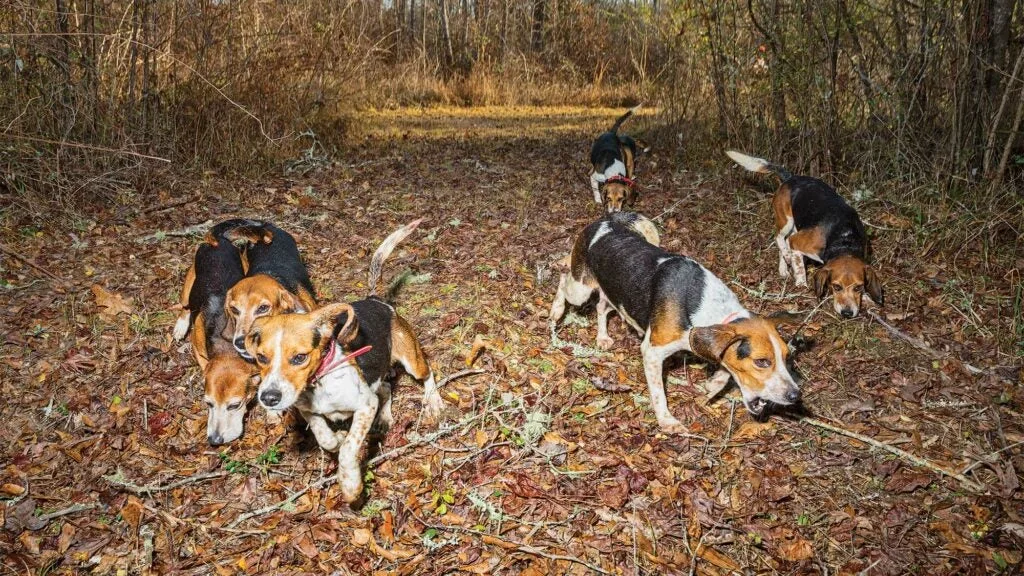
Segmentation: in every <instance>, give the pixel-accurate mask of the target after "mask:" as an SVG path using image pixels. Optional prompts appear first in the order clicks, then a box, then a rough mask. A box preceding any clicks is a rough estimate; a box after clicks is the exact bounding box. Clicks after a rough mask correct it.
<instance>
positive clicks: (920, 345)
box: [868, 310, 1005, 379]
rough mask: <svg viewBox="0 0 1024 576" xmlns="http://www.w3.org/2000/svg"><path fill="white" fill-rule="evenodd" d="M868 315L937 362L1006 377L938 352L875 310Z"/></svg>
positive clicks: (974, 371) (976, 372) (972, 372)
mask: <svg viewBox="0 0 1024 576" xmlns="http://www.w3.org/2000/svg"><path fill="white" fill-rule="evenodd" d="M868 315H870V316H871V317H872V318H873V319H874V320H875V321H876V322H878V323H879V324H881V325H882V327H883V328H885V329H886V330H888V331H889V333H890V334H892V335H893V336H896V337H897V338H899V339H901V340H903V341H904V342H906V343H908V344H910V345H911V346H913V347H914V348H917V349H918V350H920V351H922V352H924V353H925V354H928V355H929V356H931V357H932V358H934V359H936V360H939V359H942V358H951V359H953V360H956V361H957V362H959V363H960V364H962V365H963V367H964V369H966V370H967V371H968V372H970V373H971V374H992V375H994V376H999V377H1000V378H1004V379H1005V377H1004V376H1001V375H1000V374H998V373H997V372H996V371H995V370H992V369H990V368H978V367H977V366H972V365H971V364H968V363H967V362H964V361H963V360H961V359H959V358H957V357H956V356H953V355H952V354H950V353H948V352H939V351H938V350H936V349H934V348H932V347H931V346H929V345H928V343H926V342H925V341H924V340H921V339H920V338H917V337H915V336H911V335H910V334H907V333H906V332H904V331H902V330H900V329H899V328H897V327H895V326H893V325H892V324H889V323H888V322H886V321H885V320H883V319H882V317H881V316H879V315H878V313H877V312H875V311H874V310H868Z"/></svg>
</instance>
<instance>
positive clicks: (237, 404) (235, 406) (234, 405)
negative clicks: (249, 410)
mask: <svg viewBox="0 0 1024 576" xmlns="http://www.w3.org/2000/svg"><path fill="white" fill-rule="evenodd" d="M241 407H242V403H241V402H233V403H231V404H228V410H230V411H232V412H234V411H235V410H238V409H239V408H241Z"/></svg>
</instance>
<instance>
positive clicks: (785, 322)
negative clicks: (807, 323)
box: [765, 310, 804, 328]
mask: <svg viewBox="0 0 1024 576" xmlns="http://www.w3.org/2000/svg"><path fill="white" fill-rule="evenodd" d="M765 319H766V320H768V321H769V322H771V323H772V324H774V325H775V327H776V328H778V327H779V326H799V325H800V324H802V323H803V321H804V317H803V316H801V315H800V314H797V313H795V312H787V311H786V310H779V311H778V312H774V313H772V314H769V315H768V316H765Z"/></svg>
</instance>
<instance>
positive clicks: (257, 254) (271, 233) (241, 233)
mask: <svg viewBox="0 0 1024 576" xmlns="http://www.w3.org/2000/svg"><path fill="white" fill-rule="evenodd" d="M225 235H226V236H227V237H228V238H233V239H237V238H244V239H245V240H246V241H247V242H248V244H247V247H246V257H247V258H248V261H249V273H248V275H249V276H255V275H257V274H265V275H267V276H270V277H271V278H273V279H274V280H277V281H278V282H279V283H280V284H281V286H283V287H284V289H285V290H288V291H289V292H291V293H293V294H296V293H298V292H299V288H303V289H305V290H306V291H307V292H308V293H309V294H315V293H316V291H315V290H314V289H313V281H312V280H311V279H310V277H309V271H308V270H307V269H306V264H305V263H304V262H303V260H302V256H301V255H300V254H299V247H298V244H296V242H295V238H294V237H293V236H292V235H291V234H289V233H288V232H286V231H285V230H282V229H281V228H279V227H277V226H275V225H273V224H271V223H269V222H263V221H249V224H247V225H246V226H242V227H239V228H236V229H234V230H229V231H226V232H225Z"/></svg>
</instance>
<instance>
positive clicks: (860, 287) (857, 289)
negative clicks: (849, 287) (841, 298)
mask: <svg viewBox="0 0 1024 576" xmlns="http://www.w3.org/2000/svg"><path fill="white" fill-rule="evenodd" d="M853 291H854V292H856V293H857V294H860V293H861V292H863V291H864V286H863V285H862V284H858V285H856V286H854V287H853Z"/></svg>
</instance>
